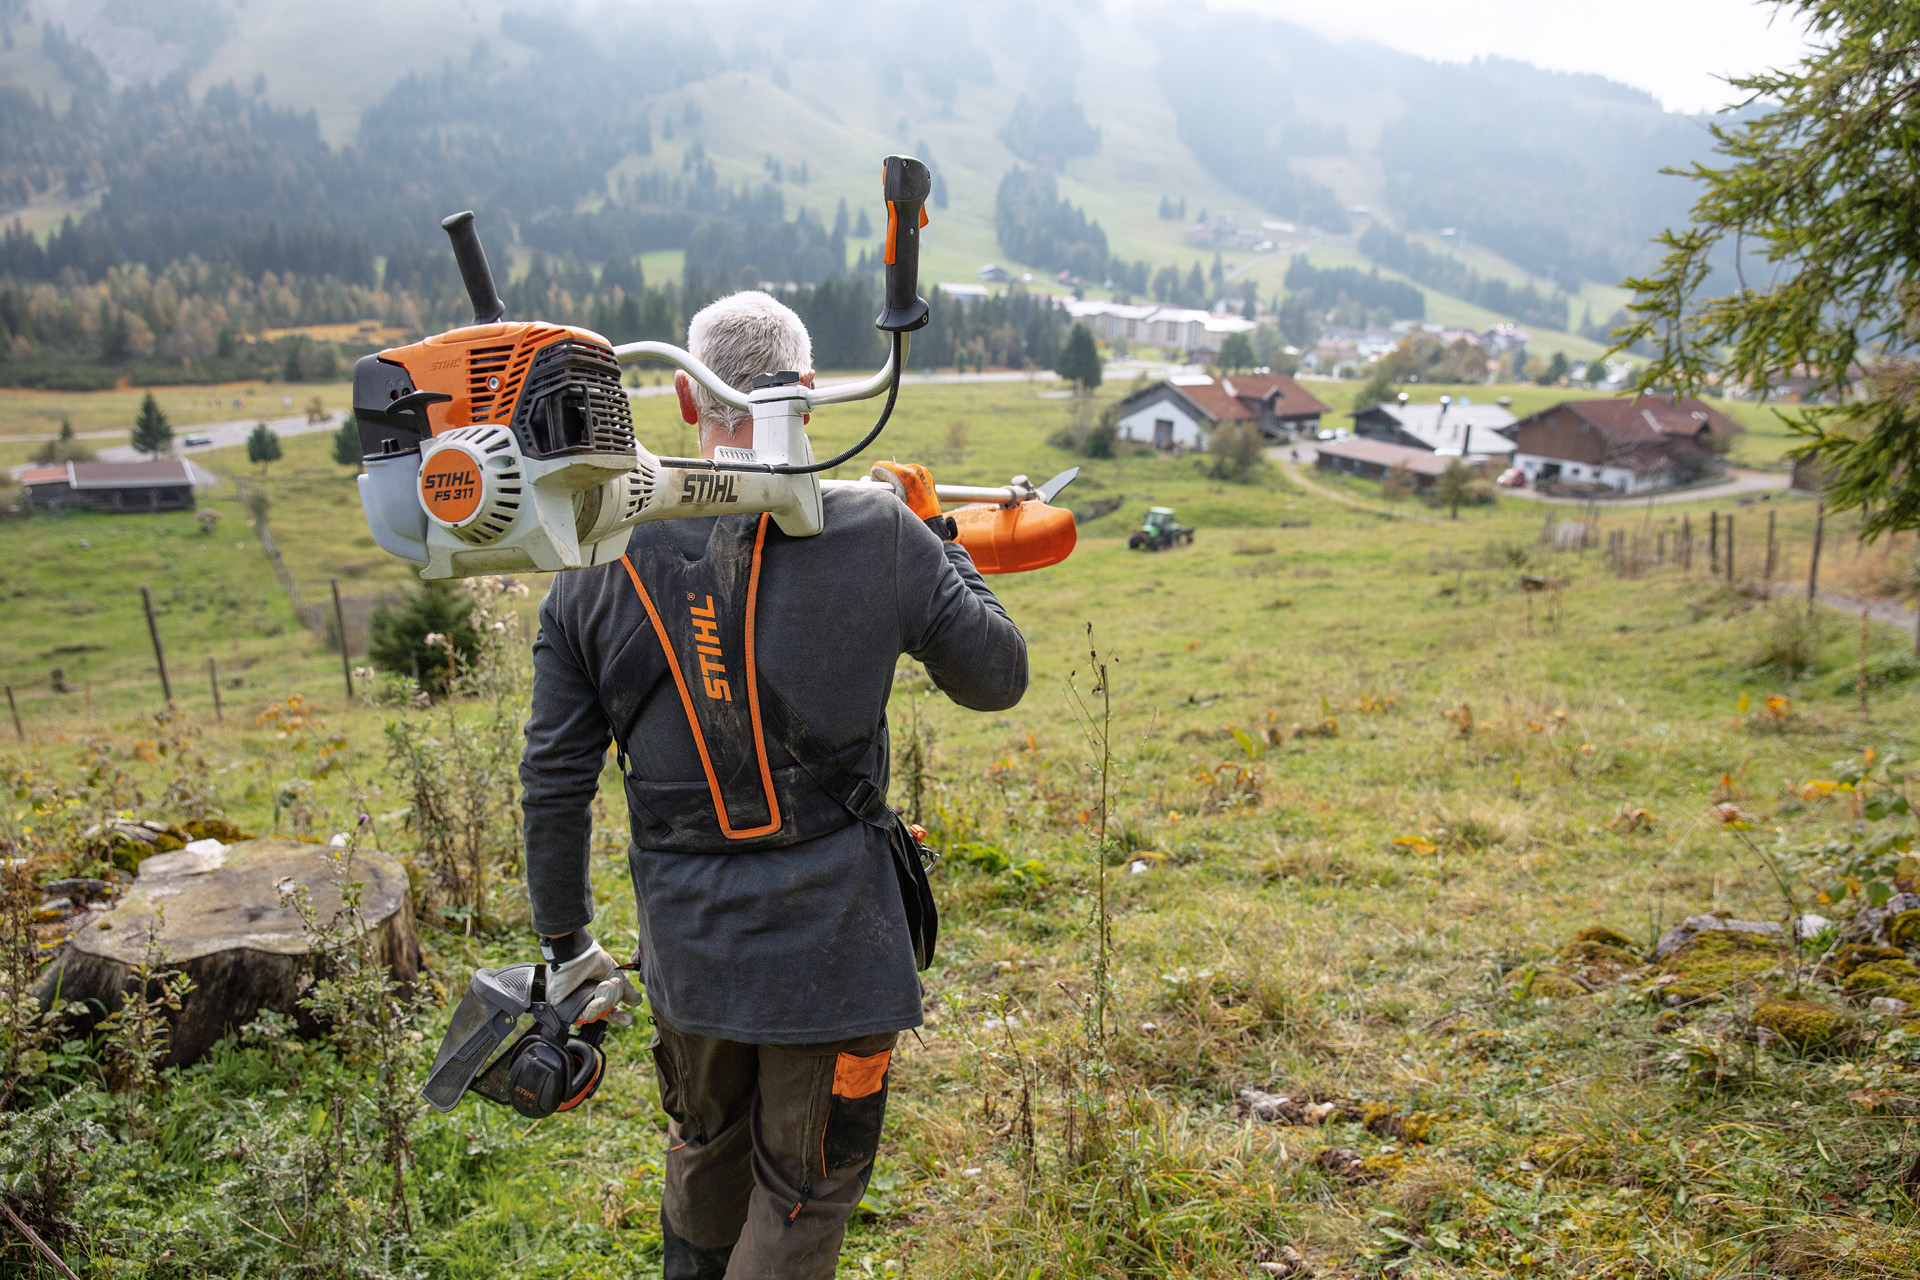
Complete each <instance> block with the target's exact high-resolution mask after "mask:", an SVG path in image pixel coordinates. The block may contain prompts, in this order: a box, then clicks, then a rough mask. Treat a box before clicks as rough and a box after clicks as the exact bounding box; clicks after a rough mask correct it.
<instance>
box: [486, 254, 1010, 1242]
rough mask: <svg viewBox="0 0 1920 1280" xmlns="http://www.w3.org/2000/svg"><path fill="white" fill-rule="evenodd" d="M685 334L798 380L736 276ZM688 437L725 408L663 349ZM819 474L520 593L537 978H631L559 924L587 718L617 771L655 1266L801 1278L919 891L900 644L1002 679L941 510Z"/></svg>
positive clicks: (862, 1146)
mask: <svg viewBox="0 0 1920 1280" xmlns="http://www.w3.org/2000/svg"><path fill="white" fill-rule="evenodd" d="M687 346H688V348H689V349H690V350H691V352H692V353H693V354H694V356H696V357H697V358H699V359H700V360H701V361H702V362H704V363H705V364H706V365H707V366H708V367H709V368H711V369H712V370H713V371H714V372H715V373H716V374H717V375H719V377H720V378H721V379H723V380H724V381H725V382H726V383H727V384H728V385H730V386H733V387H736V388H739V389H741V390H746V389H748V388H749V387H750V385H751V384H752V381H753V379H754V377H755V376H756V375H761V374H771V373H775V372H779V371H782V370H794V371H798V372H800V373H802V374H803V375H805V377H806V378H807V379H808V380H809V381H810V380H811V377H812V374H811V369H812V345H811V341H810V339H809V338H808V335H807V332H806V329H805V327H804V326H803V325H802V324H801V323H800V320H799V317H798V316H796V315H794V313H793V312H792V311H790V310H789V309H788V308H786V307H785V306H783V305H781V304H780V303H779V302H777V301H775V300H774V299H773V298H771V297H768V296H767V295H766V294H763V293H751V292H749V293H738V294H734V295H732V296H731V297H728V298H723V299H721V300H720V301H718V302H716V303H714V304H712V305H711V306H709V307H707V308H706V309H705V310H703V311H702V312H700V314H699V315H697V316H695V317H694V319H693V321H692V323H691V324H690V325H689V327H688V335H687ZM675 387H676V389H677V390H678V392H679V397H680V408H681V413H682V415H683V416H684V417H685V419H686V421H687V422H689V423H692V424H696V425H698V427H699V429H700V447H701V453H702V455H703V456H705V457H708V458H711V457H713V456H714V450H715V449H716V448H722V447H733V448H742V449H744V448H749V447H751V445H752V423H751V421H750V420H749V418H748V417H747V415H746V414H745V412H743V411H740V410H735V409H731V408H729V407H727V406H725V405H723V404H720V403H719V402H718V401H716V400H714V399H713V398H712V397H711V396H709V395H708V394H707V393H706V392H705V391H704V390H702V389H701V388H700V387H699V386H697V385H696V384H694V383H692V382H691V380H690V379H688V377H687V375H686V374H684V373H681V374H677V375H676V376H675ZM893 469H894V471H895V474H896V476H898V477H899V479H900V480H901V482H902V486H903V488H904V490H905V491H906V493H907V494H908V496H909V499H910V505H909V504H903V503H902V502H901V501H900V500H899V499H898V498H896V497H895V496H894V494H893V492H892V491H891V490H890V489H888V488H885V487H881V486H875V487H874V488H873V489H872V490H871V491H863V490H829V491H828V492H827V493H826V494H825V496H824V504H825V531H824V532H822V533H820V534H818V535H816V536H813V537H809V538H791V539H790V538H787V537H785V536H784V535H782V534H781V533H780V532H779V530H778V529H777V528H776V527H774V526H772V524H771V523H770V522H769V520H768V518H767V517H765V516H760V515H738V516H721V517H717V518H707V519H682V520H666V521H660V522H658V523H651V524H642V525H639V526H637V527H636V528H635V529H634V531H633V536H632V540H631V542H630V544H629V548H628V552H627V555H626V556H625V557H624V558H623V559H622V560H621V561H619V562H618V563H614V564H608V565H603V566H599V567H596V568H590V569H582V570H579V571H577V572H574V573H567V574H561V575H559V576H558V577H556V578H555V579H554V582H553V587H552V589H551V591H550V592H549V594H548V596H547V598H546V601H545V602H544V603H543V604H542V606H541V609H540V635H539V638H538V639H537V640H536V642H535V644H534V690H533V714H532V718H531V719H530V720H529V722H528V724H527V747H526V754H525V756H524V758H523V760H522V762H521V767H520V779H521V784H522V787H523V789H524V802H523V806H524V811H525V815H526V844H527V884H528V890H529V892H530V895H531V897H532V903H533V925H534V928H535V929H536V930H538V931H539V933H540V934H541V935H542V950H543V952H545V953H546V954H547V956H548V960H549V964H550V966H551V967H550V971H549V977H548V980H547V993H548V997H549V999H551V1000H553V1001H556V1002H557V1001H559V1000H561V999H563V998H565V996H566V995H567V994H569V993H571V992H574V991H577V990H578V989H579V988H580V987H581V986H582V985H583V984H585V983H594V984H597V986H598V988H599V990H598V991H597V993H596V995H595V997H594V999H593V1000H592V1002H591V1003H590V1004H589V1005H588V1006H587V1007H586V1010H585V1012H584V1013H583V1014H582V1020H585V1021H591V1020H592V1019H594V1018H596V1017H600V1016H602V1015H605V1016H609V1017H612V1018H614V1019H615V1020H631V1016H632V1015H631V1014H628V1013H625V1012H624V1011H623V1010H621V1009H620V1006H621V1005H622V1004H637V1003H639V994H638V992H637V991H635V989H634V988H633V987H632V986H631V985H630V984H629V983H628V982H627V980H626V978H625V977H624V975H623V974H622V973H621V971H620V970H619V968H618V967H617V966H616V964H615V962H614V960H613V958H612V957H611V956H610V955H608V954H607V952H606V951H605V950H604V949H602V947H601V946H600V944H599V943H597V942H595V941H594V940H593V939H592V937H591V936H590V935H589V933H588V931H587V926H588V924H589V923H590V922H591V921H592V919H593V915H594V908H593V895H592V890H591V887H590V885H589V875H588V873H589V837H590V831H591V817H590V808H591V804H592V801H593V799H594V796H595V795H596V793H597V791H598V788H599V781H600V774H601V771H602V768H603V767H604V764H605V760H606V752H607V747H608V744H609V743H610V742H611V743H612V744H613V746H614V747H615V748H616V750H617V751H618V758H619V761H620V763H621V766H622V768H623V772H624V775H625V785H626V796H627V807H628V811H629V814H630V819H631V828H632V845H631V848H630V851H629V855H628V860H629V864H630V868H631V872H632V876H633V885H634V892H635V896H636V898H637V900H638V905H639V926H640V929H639V931H640V950H641V957H642V959H641V966H640V967H641V973H642V975H643V977H644V979H645V983H646V988H647V993H648V997H649V1000H650V1003H651V1008H652V1015H653V1021H654V1037H653V1045H652V1049H653V1057H654V1067H655V1071H656V1073H657V1075H658V1079H659V1085H660V1103H661V1106H662V1108H663V1109H664V1110H665V1111H666V1112H667V1114H668V1116H669V1117H670V1119H671V1124H670V1126H669V1129H668V1143H669V1146H668V1152H667V1161H666V1189H665V1192H664V1194H663V1197H662V1202H661V1233H662V1237H663V1240H664V1247H665V1275H666V1276H667V1277H668V1280H718V1278H719V1277H729V1278H731V1280H739V1278H741V1277H755V1278H760V1277H765V1278H767V1280H775V1278H777V1280H811V1278H813V1277H821V1278H824V1277H829V1276H831V1275H832V1274H833V1270H834V1264H835V1261H836V1260H837V1258H838V1256H839V1251H840V1243H841V1239H842V1237H843V1235H844V1234H845V1230H846V1223H847V1220H848V1218H849V1217H850V1216H851V1215H852V1213H853V1210H854V1208H855V1206H857V1205H858V1204H859V1202H860V1198H861V1196H862V1195H863V1194H864V1193H865V1189H866V1184H867V1179H868V1177H869V1175H870V1174H871V1173H872V1170H873V1162H874V1157H875V1153H876V1152H877V1150H878V1147H879V1141H880V1128H881V1121H882V1118H883V1115H884V1112H885V1108H886V1096H887V1079H888V1065H889V1061H890V1055H891V1052H892V1049H893V1046H894V1042H895V1040H896V1039H897V1038H898V1036H899V1033H900V1032H901V1031H904V1030H907V1029H909V1028H912V1027H917V1026H918V1025H920V1020H921V1013H920V983H919V979H918V977H917V976H916V972H915V970H916V967H924V963H925V961H926V960H927V959H929V958H930V951H931V946H932V941H933V938H932V933H933V927H932V926H933V921H932V918H931V917H932V903H931V899H930V897H927V896H926V894H925V881H924V876H923V875H922V874H921V873H920V870H919V862H918V848H917V842H915V841H914V840H913V839H912V837H911V836H910V835H908V834H907V833H906V831H905V829H904V828H903V827H902V826H901V824H900V822H899V820H898V819H897V818H896V817H894V815H893V814H892V813H891V811H889V810H888V808H887V807H886V805H885V803H884V799H885V793H886V786H887V771H888V746H887V731H886V719H885V712H886V704H887V696H888V693H889V691H890V689H891V688H892V685H893V675H894V669H895V667H896V665H897V663H898V660H899V657H900V655H901V654H902V653H906V654H910V655H912V656H913V657H914V658H916V659H917V660H919V661H920V662H921V663H923V664H924V665H925V666H926V669H927V672H928V674H929V675H930V676H931V677H932V678H933V681H934V683H935V684H936V685H938V686H939V687H940V688H941V689H942V690H943V691H944V692H945V693H946V694H947V695H948V696H949V697H951V698H952V699H953V700H954V701H955V702H958V703H960V704H961V705H962V706H965V707H970V708H973V709H975V710H980V711H996V710H1003V709H1005V708H1008V707H1011V706H1013V705H1014V704H1015V703H1017V702H1018V701H1019V700H1020V697H1021V695H1022V694H1023V693H1024V692H1025V690H1026V685H1027V656H1026V645H1025V642H1024V641H1023V640H1022V638H1021V636H1020V633H1019V631H1018V630H1017V629H1016V628H1015V627H1014V625H1013V623H1012V622H1011V621H1010V620H1009V619H1008V617H1007V614H1006V612H1005V610H1003V609H1002V608H1001V607H1000V604H999V602H998V601H997V600H995V599H994V597H993V594H992V592H990V591H989V590H988V589H987V587H986V585H985V583H984V582H983V581H982V580H981V578H980V575H979V574H978V573H977V572H976V571H975V569H974V566H973V563H972V561H971V560H970V559H969V557H968V555H967V552H966V551H965V550H964V549H963V548H962V547H961V546H960V545H959V544H958V543H957V542H953V541H950V540H949V539H951V537H952V525H951V522H950V521H948V520H946V519H944V518H942V517H941V515H940V506H939V502H938V501H937V500H936V499H935V497H934V493H933V484H932V480H931V478H930V477H929V476H928V475H927V473H926V471H925V470H924V469H923V468H920V467H917V466H896V467H894V468H893Z"/></svg>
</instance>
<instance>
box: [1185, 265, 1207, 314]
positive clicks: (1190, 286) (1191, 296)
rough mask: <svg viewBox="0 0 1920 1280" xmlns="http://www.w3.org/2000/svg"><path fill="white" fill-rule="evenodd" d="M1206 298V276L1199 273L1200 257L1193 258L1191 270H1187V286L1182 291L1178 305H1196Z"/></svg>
mask: <svg viewBox="0 0 1920 1280" xmlns="http://www.w3.org/2000/svg"><path fill="white" fill-rule="evenodd" d="M1206 300H1207V278H1206V277H1205V276H1203V275H1201V274H1200V259H1198V258H1195V259H1194V260H1193V270H1191V271H1189V272H1187V287H1186V289H1185V290H1184V291H1183V292H1182V294H1181V298H1180V305H1181V306H1183V307H1197V306H1199V305H1201V304H1202V303H1203V302H1205V301H1206Z"/></svg>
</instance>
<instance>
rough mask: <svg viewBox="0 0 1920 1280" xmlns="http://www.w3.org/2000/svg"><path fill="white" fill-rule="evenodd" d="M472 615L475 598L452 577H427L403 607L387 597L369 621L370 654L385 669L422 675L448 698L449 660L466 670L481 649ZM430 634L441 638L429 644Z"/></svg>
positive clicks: (429, 687) (427, 686)
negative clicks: (394, 603)
mask: <svg viewBox="0 0 1920 1280" xmlns="http://www.w3.org/2000/svg"><path fill="white" fill-rule="evenodd" d="M472 615H473V597H472V596H470V595H468V594H467V589H466V588H465V587H463V586H460V585H459V584H457V583H453V582H445V581H435V582H423V583H421V584H420V589H419V590H418V591H416V592H415V593H414V594H413V595H412V596H411V597H410V598H409V599H408V600H407V602H406V603H405V604H404V605H401V606H400V607H399V608H395V607H394V606H392V605H391V604H389V603H387V601H386V599H385V598H382V599H381V601H380V603H378V604H377V605H375V606H374V608H373V617H372V619H371V620H370V621H369V623H368V626H367V653H368V656H369V657H371V658H372V659H373V665H374V666H376V667H379V668H380V669H381V670H382V671H391V672H393V673H394V674H395V675H401V676H412V677H415V678H417V679H418V680H419V681H420V687H421V688H422V689H424V690H425V691H426V693H427V694H428V696H429V697H434V698H444V697H446V696H447V694H448V693H449V692H450V684H449V681H448V679H447V676H448V667H449V665H451V666H452V667H453V668H454V669H455V670H456V671H459V670H463V669H465V668H466V666H467V665H468V664H470V663H471V662H472V661H473V659H474V656H475V655H476V654H478V653H479V652H480V636H479V634H478V633H477V632H475V631H474V629H473V620H472ZM428 636H434V637H436V642H435V643H433V644H428V643H427V637H428ZM440 637H444V639H440ZM449 646H451V647H452V650H453V660H452V662H451V664H450V663H449V662H448V653H447V650H448V647H449Z"/></svg>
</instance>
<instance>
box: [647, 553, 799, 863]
mask: <svg viewBox="0 0 1920 1280" xmlns="http://www.w3.org/2000/svg"><path fill="white" fill-rule="evenodd" d="M767 522H768V517H767V516H766V515H762V516H761V517H760V521H759V524H758V526H757V528H756V529H755V530H754V537H753V562H752V567H751V568H750V570H749V571H748V576H747V599H746V618H745V633H746V640H745V650H746V654H745V662H746V679H745V683H746V686H747V711H748V716H749V718H750V720H751V723H752V725H753V749H754V753H755V755H756V756H757V758H758V761H759V765H760V785H761V788H762V790H763V792H764V794H765V797H766V809H767V821H766V823H765V824H763V825H760V826H754V827H746V828H736V827H735V826H734V825H733V822H732V819H731V818H730V817H729V816H728V813H727V798H726V795H725V794H724V793H723V792H722V791H721V789H720V778H719V776H718V775H717V774H716V773H715V771H714V767H713V756H712V755H711V753H710V752H709V751H708V750H707V735H706V733H705V732H704V731H703V730H702V728H701V725H700V714H699V712H698V710H697V709H696V708H695V706H694V701H693V694H692V691H691V690H690V689H689V688H688V687H687V678H686V673H685V672H684V671H683V670H682V669H681V666H680V659H679V657H678V655H677V654H675V652H674V647H673V644H672V642H671V641H670V640H669V639H668V636H667V629H666V626H665V625H664V624H663V622H662V621H661V617H660V610H659V609H658V608H656V607H655V605H654V601H653V597H652V596H651V595H649V594H648V593H647V589H646V587H645V586H644V585H642V584H641V581H640V574H639V573H638V572H637V571H636V570H635V569H634V567H633V561H632V560H631V559H629V558H628V557H626V556H621V557H620V563H621V564H622V565H624V566H625V567H626V570H627V577H628V578H629V579H631V580H632V582H633V589H634V592H635V594H637V595H638V596H639V597H640V603H641V605H642V606H644V607H645V609H646V611H647V618H648V619H649V620H650V621H651V622H652V623H653V634H654V637H655V638H656V639H658V640H659V641H660V650H661V652H663V653H664V654H666V656H667V669H668V670H669V671H671V672H672V673H673V683H674V686H675V687H676V688H678V689H679V690H680V705H681V707H682V709H684V710H685V711H686V713H687V727H688V728H689V729H691V730H692V731H693V745H694V747H695V749H697V750H698V751H699V753H700V767H701V768H702V769H703V770H705V772H706V775H707V790H708V791H709V792H710V793H711V794H712V796H713V815H714V817H715V818H716V819H718V820H719V823H720V834H721V835H723V836H725V837H726V838H727V839H729V840H752V839H755V838H757V837H759V836H767V835H772V834H773V833H774V832H776V831H778V830H780V828H781V826H782V825H783V819H782V817H781V813H780V801H779V799H778V798H777V797H776V796H775V794H774V789H773V768H772V766H771V765H770V764H769V763H768V762H767V742H766V736H765V733H764V731H763V729H762V726H761V723H760V672H759V668H758V666H757V665H756V664H755V661H754V636H753V633H754V625H753V624H754V609H755V606H756V604H757V602H758V599H759V593H760V553H761V550H762V548H763V547H764V546H765V545H766V540H767ZM692 598H693V597H692V595H689V596H688V599H689V600H691V599H692ZM712 599H713V598H712V597H711V596H709V597H708V600H709V602H710V603H711V601H712ZM703 661H704V660H703ZM720 687H721V688H722V689H724V690H726V693H727V695H728V700H731V690H730V689H727V688H726V686H725V685H721V686H720ZM708 696H709V697H712V696H714V695H713V693H712V692H711V690H709V692H708Z"/></svg>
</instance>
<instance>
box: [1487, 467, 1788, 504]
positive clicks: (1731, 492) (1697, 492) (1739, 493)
mask: <svg viewBox="0 0 1920 1280" xmlns="http://www.w3.org/2000/svg"><path fill="white" fill-rule="evenodd" d="M1788 480H1789V477H1787V476H1783V475H1780V474H1778V473H1776V472H1771V471H1735V472H1734V473H1733V475H1732V476H1731V477H1729V478H1728V479H1726V480H1723V481H1721V482H1720V483H1719V484H1708V485H1701V486H1700V487H1699V488H1697V489H1674V490H1672V491H1670V492H1667V493H1656V494H1654V495H1652V497H1650V498H1634V497H1625V498H1601V499H1600V500H1599V504H1600V505H1601V506H1603V507H1609V506H1611V507H1644V506H1646V505H1647V503H1649V502H1651V503H1653V505H1654V506H1656V507H1664V506H1670V505H1672V504H1674V503H1677V502H1719V501H1721V500H1723V499H1726V498H1739V497H1744V496H1746V495H1748V494H1755V493H1778V492H1780V491H1781V490H1783V489H1785V488H1786V487H1787V483H1788ZM1500 496H1501V497H1504V498H1525V499H1526V500H1527V501H1529V502H1547V503H1552V504H1553V505H1555V506H1563V507H1584V506H1586V505H1587V503H1588V502H1589V501H1591V499H1588V498H1561V497H1555V496H1552V495H1550V494H1545V493H1538V492H1536V491H1534V490H1532V489H1502V490H1501V491H1500Z"/></svg>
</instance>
